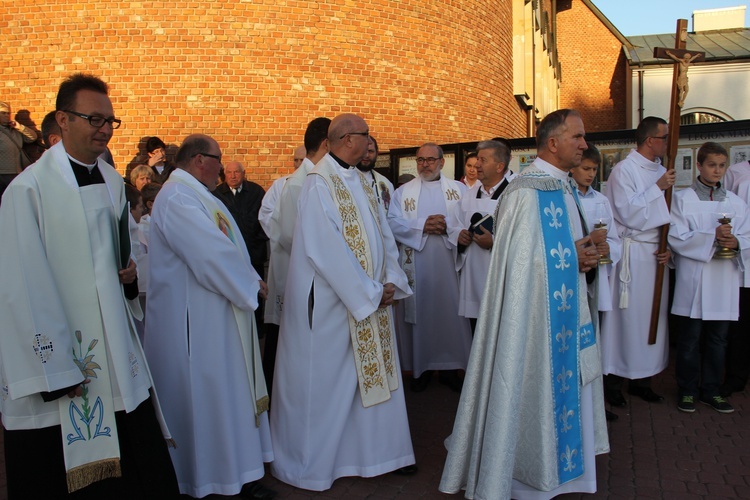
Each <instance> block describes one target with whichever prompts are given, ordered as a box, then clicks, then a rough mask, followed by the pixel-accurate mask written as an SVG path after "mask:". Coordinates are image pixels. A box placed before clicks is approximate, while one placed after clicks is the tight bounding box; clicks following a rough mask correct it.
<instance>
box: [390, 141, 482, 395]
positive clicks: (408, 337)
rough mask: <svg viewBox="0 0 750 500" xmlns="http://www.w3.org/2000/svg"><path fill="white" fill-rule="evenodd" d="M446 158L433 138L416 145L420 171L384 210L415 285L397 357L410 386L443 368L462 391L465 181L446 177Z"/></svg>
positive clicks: (444, 378)
mask: <svg viewBox="0 0 750 500" xmlns="http://www.w3.org/2000/svg"><path fill="white" fill-rule="evenodd" d="M444 164H445V159H444V158H443V150H442V148H441V147H440V146H438V145H437V144H434V143H427V144H424V145H423V146H422V147H421V148H419V151H417V172H418V173H419V176H418V177H417V178H416V179H414V180H412V181H410V182H407V183H406V184H404V185H403V186H401V187H400V188H398V189H397V190H396V192H395V193H394V194H393V200H392V201H391V207H390V209H389V211H388V223H389V224H390V226H391V231H393V235H394V236H395V237H396V240H397V241H398V242H399V243H401V251H400V256H399V261H400V263H401V266H402V267H403V269H404V272H405V273H406V275H407V276H408V277H409V284H410V285H411V286H412V288H413V290H414V295H413V296H412V297H411V298H409V299H407V300H405V301H403V303H399V308H400V310H399V315H398V316H399V348H400V349H401V350H402V352H401V362H402V365H403V368H404V370H412V371H413V373H414V379H413V380H412V382H411V389H412V391H414V392H421V391H423V390H425V389H426V388H427V385H428V384H429V382H430V379H431V378H432V370H440V371H442V372H443V373H441V374H440V381H441V382H442V383H444V384H447V385H448V386H449V387H450V388H451V389H453V390H454V391H460V390H461V381H460V379H459V378H458V374H457V371H458V370H465V369H466V364H467V363H468V362H469V351H470V350H471V327H470V325H469V320H468V319H466V318H464V317H462V316H459V315H458V301H459V294H458V273H457V272H456V253H457V250H456V243H455V242H456V240H457V239H458V233H459V232H460V231H461V229H462V226H460V225H452V224H453V223H455V222H456V221H458V220H459V217H458V216H457V215H456V214H457V212H458V210H459V204H460V202H461V196H462V195H463V193H464V192H465V191H466V186H465V185H464V184H462V183H460V182H458V181H454V180H452V179H448V178H447V177H445V176H444V175H443V174H442V173H441V170H442V168H443V165H444ZM402 312H403V314H401V313H402ZM402 319H403V320H402Z"/></svg>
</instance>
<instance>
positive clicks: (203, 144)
mask: <svg viewBox="0 0 750 500" xmlns="http://www.w3.org/2000/svg"><path fill="white" fill-rule="evenodd" d="M210 148H211V143H210V142H209V140H208V137H207V136H205V135H195V136H190V137H188V138H187V139H185V140H184V141H183V142H182V145H181V146H180V149H178V150H177V155H176V156H175V159H174V162H175V164H176V165H177V166H178V167H180V168H182V169H184V168H185V167H187V165H188V163H190V159H191V158H192V157H193V156H195V155H197V154H198V153H205V152H206V151H208V150H209V149H210Z"/></svg>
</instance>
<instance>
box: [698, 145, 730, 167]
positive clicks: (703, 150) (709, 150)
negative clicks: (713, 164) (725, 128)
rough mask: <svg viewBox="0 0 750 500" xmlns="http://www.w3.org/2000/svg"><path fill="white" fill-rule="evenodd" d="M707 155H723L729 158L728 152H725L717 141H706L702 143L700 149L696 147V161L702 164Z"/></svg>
mask: <svg viewBox="0 0 750 500" xmlns="http://www.w3.org/2000/svg"><path fill="white" fill-rule="evenodd" d="M708 155H723V156H726V157H727V158H729V154H727V150H726V148H725V147H724V146H722V145H721V144H719V143H718V142H706V143H704V144H703V145H702V146H701V147H700V149H698V156H697V159H696V161H697V162H698V163H699V164H701V165H703V162H704V161H706V157H707V156H708Z"/></svg>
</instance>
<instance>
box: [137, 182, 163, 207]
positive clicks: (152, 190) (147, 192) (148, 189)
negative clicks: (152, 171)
mask: <svg viewBox="0 0 750 500" xmlns="http://www.w3.org/2000/svg"><path fill="white" fill-rule="evenodd" d="M160 189H161V184H160V183H158V182H149V183H148V184H146V185H145V186H143V189H141V196H142V197H143V204H144V205H145V204H146V202H147V201H154V200H155V199H156V195H157V194H159V190H160Z"/></svg>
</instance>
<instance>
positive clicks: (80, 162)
mask: <svg viewBox="0 0 750 500" xmlns="http://www.w3.org/2000/svg"><path fill="white" fill-rule="evenodd" d="M65 154H66V155H68V159H69V160H70V161H71V162H73V163H75V164H76V165H80V166H82V167H86V168H88V169H89V172H91V171H92V170H93V169H94V167H96V166H97V165H98V164H99V160H96V161H95V162H94V163H92V164H88V163H83V162H82V161H78V160H76V159H75V158H73V157H72V156H70V155H69V154H68V152H67V151H66V152H65Z"/></svg>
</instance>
